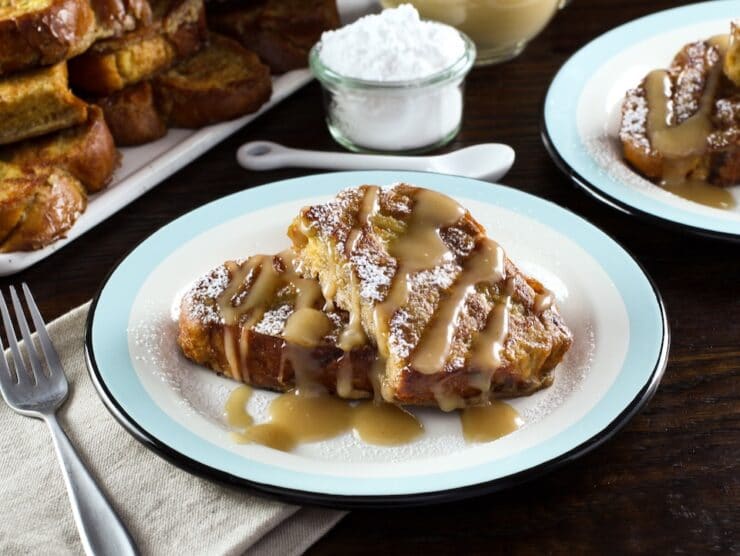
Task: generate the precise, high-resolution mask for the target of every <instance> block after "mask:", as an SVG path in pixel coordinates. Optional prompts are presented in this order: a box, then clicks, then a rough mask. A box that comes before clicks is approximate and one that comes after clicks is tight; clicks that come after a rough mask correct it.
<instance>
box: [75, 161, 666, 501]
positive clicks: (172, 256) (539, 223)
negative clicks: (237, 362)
mask: <svg viewBox="0 0 740 556" xmlns="http://www.w3.org/2000/svg"><path fill="white" fill-rule="evenodd" d="M396 181H407V182H409V183H414V184H418V185H422V186H425V187H429V188H432V189H436V190H439V191H442V192H443V193H446V194H448V195H451V196H453V197H455V198H456V199H458V200H459V201H460V202H462V203H463V204H464V205H465V206H466V207H468V208H469V210H470V211H471V213H472V214H473V215H474V216H475V217H476V218H478V219H479V220H480V221H481V223H483V225H485V226H486V227H487V229H488V231H489V233H490V235H491V236H492V237H493V238H495V239H496V240H497V241H498V242H500V243H501V244H502V246H503V247H504V248H505V249H506V250H507V253H508V254H509V256H510V257H511V258H512V259H513V260H514V261H515V262H516V263H518V264H519V265H520V266H521V267H522V268H523V269H524V270H525V271H526V272H529V273H531V274H533V275H534V276H536V277H537V278H539V279H540V280H542V281H543V282H544V284H545V285H546V286H547V287H548V288H550V289H552V290H553V291H554V292H555V293H556V295H557V298H558V304H559V307H560V309H561V312H562V314H563V317H564V319H565V321H566V323H567V324H568V325H569V326H570V328H571V329H572V331H573V334H574V337H575V342H574V345H573V347H572V349H571V350H570V351H569V352H568V354H567V356H566V357H565V359H564V361H563V362H562V363H561V364H560V365H559V367H558V368H557V370H556V371H555V384H554V386H552V387H551V388H549V389H546V390H544V391H542V392H539V393H537V394H535V395H532V396H530V397H527V398H521V399H516V400H513V401H512V402H511V403H512V405H513V406H514V407H515V408H516V409H517V410H518V411H519V413H520V414H521V416H522V417H523V419H524V421H525V426H524V427H523V428H521V429H520V430H518V431H516V432H515V433H513V434H511V435H509V436H506V437H504V438H502V439H500V440H497V441H495V442H491V443H486V444H466V443H465V442H464V440H463V439H462V436H461V432H460V424H459V419H458V417H457V415H456V414H444V413H442V412H439V411H435V410H429V409H427V410H418V411H414V412H415V413H416V414H417V416H418V417H419V418H420V419H421V421H422V422H423V423H424V426H425V429H426V430H425V433H424V435H423V436H422V437H421V438H420V439H418V440H417V441H415V442H414V443H412V444H409V445H406V446H402V447H393V448H386V447H376V446H370V445H367V444H364V443H362V442H360V441H359V440H358V439H357V438H355V437H354V436H353V435H352V434H349V433H348V434H345V435H344V436H341V437H338V438H335V439H332V440H327V441H323V442H319V443H314V444H305V445H302V446H300V447H299V448H298V449H297V450H296V451H295V452H294V453H283V452H279V451H275V450H272V449H269V448H266V447H263V446H259V445H235V444H233V443H232V442H231V441H230V439H229V436H228V431H227V427H226V426H225V425H224V423H223V420H222V412H223V407H224V401H225V399H226V397H227V396H228V394H229V393H230V391H231V390H233V389H234V388H235V387H236V383H234V382H232V381H230V380H228V379H224V378H221V377H218V376H216V375H215V374H213V373H211V372H209V371H206V370H204V369H201V368H199V367H198V366H196V365H194V364H192V363H190V362H189V361H188V360H186V359H185V358H184V357H183V356H182V355H181V354H180V351H179V349H178V347H177V344H176V334H177V325H176V320H175V319H176V318H177V314H176V313H177V311H176V307H177V303H178V300H179V296H180V294H181V293H182V292H183V291H184V290H185V289H186V288H188V287H189V285H190V284H191V283H192V282H193V281H194V280H195V279H197V278H198V277H199V276H201V275H202V274H204V273H206V272H207V271H208V270H210V269H211V268H213V267H215V266H217V265H219V264H221V263H222V262H223V261H224V260H226V259H230V258H236V257H244V256H247V255H250V254H257V253H273V252H277V251H279V250H282V249H284V248H286V247H287V246H288V245H289V243H288V240H287V237H286V235H285V230H286V228H287V225H288V224H289V223H290V221H291V218H292V217H293V215H295V214H296V213H297V211H298V209H299V208H300V207H302V206H304V205H306V204H308V203H316V202H320V201H322V200H325V199H328V198H330V197H331V196H333V195H334V194H335V193H336V192H337V191H338V190H339V189H341V188H343V187H349V186H354V185H358V184H363V183H376V184H381V185H385V184H391V183H394V182H396ZM86 349H87V355H88V362H89V366H90V371H91V376H92V378H93V380H94V381H95V383H96V386H97V388H98V391H99V393H100V395H101V397H102V398H103V400H104V402H105V403H106V405H107V406H108V408H109V409H110V410H111V411H112V413H113V414H114V415H115V416H116V418H117V419H119V421H120V422H121V423H122V424H123V425H124V426H125V427H126V428H127V429H128V430H129V431H130V432H131V433H132V434H133V435H134V436H136V437H137V438H138V439H140V440H141V441H142V442H144V443H145V444H146V445H147V446H149V447H151V448H152V449H153V450H155V451H156V452H158V453H159V454H160V455H162V456H163V457H165V458H167V459H169V460H170V461H172V462H173V463H175V464H176V465H179V466H181V467H183V468H185V469H188V470H190V471H193V472H195V473H199V474H202V475H206V476H209V477H214V478H217V479H220V480H224V481H228V482H231V483H235V484H239V485H243V486H247V487H251V488H253V489H256V490H258V491H260V492H263V493H269V494H272V495H274V496H278V497H281V498H283V499H287V500H290V501H293V502H301V503H314V504H327V505H336V506H343V507H353V506H363V505H365V506H366V505H382V504H389V503H393V504H404V503H405V504H418V503H428V502H433V501H440V500H448V499H453V498H459V497H462V496H470V495H472V494H476V493H482V492H487V491H490V490H494V489H499V488H502V487H505V486H508V485H511V484H514V483H516V482H519V481H521V480H523V479H525V478H529V477H532V476H534V475H536V474H539V473H542V472H544V471H546V470H548V469H551V468H552V467H554V466H555V465H557V464H560V463H562V462H565V461H567V460H569V459H572V458H574V457H576V456H578V455H580V454H582V453H584V452H585V451H586V450H589V449H591V448H593V447H595V446H596V445H598V444H599V443H600V442H602V441H603V440H605V439H606V438H607V437H608V436H609V435H611V434H612V433H613V432H614V431H616V430H617V429H618V428H619V427H620V426H622V425H623V424H624V423H625V422H626V421H627V419H629V418H630V417H631V416H632V415H633V414H634V413H635V412H636V411H637V410H638V409H639V408H640V407H641V406H642V404H644V403H645V401H646V400H647V399H648V398H649V397H650V396H651V394H652V393H653V392H654V390H655V388H656V387H657V384H658V381H659V379H660V376H661V374H662V372H663V369H664V366H665V362H666V354H667V350H668V329H667V325H666V320H665V313H664V310H663V306H662V303H661V301H660V297H659V295H658V293H657V292H656V290H655V288H654V286H653V284H652V283H651V281H650V280H649V278H648V277H647V276H646V275H645V273H644V272H643V270H642V269H641V268H640V266H639V264H638V263H636V262H635V261H634V259H632V257H630V256H629V255H628V254H627V253H626V252H625V251H624V250H622V249H621V248H620V247H619V246H618V245H617V244H616V243H615V242H614V241H612V240H611V239H610V238H608V237H607V236H606V235H604V234H603V232H601V231H599V230H598V229H596V228H595V227H593V226H591V225H590V224H588V223H587V222H585V221H584V220H582V219H581V218H579V217H577V216H575V215H573V214H572V213H570V212H567V211H565V210H563V209H561V208H559V207H557V206H555V205H553V204H551V203H549V202H547V201H544V200H541V199H538V198H536V197H533V196H531V195H527V194H525V193H522V192H519V191H516V190H513V189H509V188H506V187H503V186H498V185H491V184H489V183H484V182H479V181H475V180H470V179H465V178H459V177H452V176H441V175H436V174H426V173H415V172H342V173H334V174H324V175H315V176H309V177H305V178H299V179H294V180H288V181H284V182H278V183H273V184H270V185H267V186H263V187H259V188H255V189H250V190H247V191H243V192H241V193H237V194H234V195H231V196H229V197H226V198H224V199H221V200H219V201H216V202H214V203H210V204H208V205H205V206H203V207H202V208H200V209H197V210H195V211H193V212H191V213H190V214H188V215H185V216H183V217H182V218H179V219H178V220H176V221H175V222H173V223H171V224H170V225H168V226H166V227H164V228H162V229H161V230H160V231H159V232H157V233H156V234H154V235H153V236H151V237H150V238H149V239H147V240H146V241H145V242H143V243H142V244H141V245H139V247H137V248H136V249H135V250H134V251H133V252H132V253H131V254H130V255H129V256H128V257H127V258H126V259H125V260H124V261H123V262H122V263H121V264H120V265H119V266H118V268H116V269H115V270H114V271H113V273H112V274H111V275H110V276H109V278H108V279H107V281H106V283H105V284H104V286H103V287H102V289H101V291H100V293H99V295H98V296H97V298H96V300H95V302H94V305H93V308H92V310H91V311H90V316H89V321H88V334H87V338H86ZM275 395H276V394H273V393H270V392H266V391H259V392H256V393H255V394H254V395H253V397H252V400H251V401H250V406H249V407H250V411H251V412H252V413H253V414H254V415H255V416H256V418H257V421H260V420H264V419H265V417H266V414H265V410H266V407H267V405H268V403H269V401H270V400H271V399H273V398H274V396H275Z"/></svg>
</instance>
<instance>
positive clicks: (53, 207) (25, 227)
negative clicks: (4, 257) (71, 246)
mask: <svg viewBox="0 0 740 556" xmlns="http://www.w3.org/2000/svg"><path fill="white" fill-rule="evenodd" d="M23 179H25V180H27V181H28V183H27V184H26V185H25V186H20V185H19V184H18V183H17V182H16V183H15V184H13V186H14V189H15V194H16V195H17V196H18V199H17V200H16V202H17V203H20V204H21V205H23V204H24V203H25V204H24V210H23V212H22V214H20V216H19V217H17V218H16V219H15V221H14V222H13V224H15V225H14V226H13V227H12V230H11V231H10V232H9V233H8V234H7V235H6V237H5V238H4V239H3V241H2V244H0V253H8V252H11V251H32V250H35V249H41V248H42V247H45V246H46V245H49V244H50V243H53V242H54V241H56V240H58V239H60V238H62V237H64V234H65V233H66V232H67V231H68V230H69V229H70V228H71V227H72V225H73V224H74V223H75V221H76V220H77V218H79V216H80V214H82V212H83V211H84V210H85V207H86V205H87V197H86V196H85V191H84V189H83V188H82V185H81V184H80V182H79V181H77V179H75V178H74V177H73V176H72V175H71V174H68V173H66V172H64V171H62V170H57V169H48V170H47V169H44V168H41V169H38V170H36V171H34V172H30V171H26V172H25V175H24V178H23ZM6 216H8V214H7V213H5V214H4V213H2V212H0V217H6ZM7 227H8V225H7V224H5V225H4V226H0V228H7Z"/></svg>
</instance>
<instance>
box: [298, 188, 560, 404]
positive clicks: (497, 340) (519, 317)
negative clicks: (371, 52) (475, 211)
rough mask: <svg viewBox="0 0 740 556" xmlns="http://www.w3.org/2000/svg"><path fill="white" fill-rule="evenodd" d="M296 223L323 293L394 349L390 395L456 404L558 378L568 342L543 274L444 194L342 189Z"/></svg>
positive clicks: (385, 380) (303, 257) (386, 378)
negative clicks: (518, 261) (529, 272)
mask: <svg viewBox="0 0 740 556" xmlns="http://www.w3.org/2000/svg"><path fill="white" fill-rule="evenodd" d="M374 197H377V201H372V202H368V201H367V200H368V199H372V198H374ZM368 205H370V206H372V207H374V209H373V210H371V211H370V214H368V211H367V206H368ZM363 207H364V208H363ZM289 235H290V237H291V239H292V240H293V244H294V248H295V250H296V252H297V253H298V259H299V261H300V264H301V268H302V269H303V271H304V272H305V273H307V274H309V275H311V276H315V277H317V278H318V280H319V281H320V282H321V285H322V289H323V290H324V292H325V294H326V295H327V296H328V297H327V299H328V300H329V301H330V302H331V301H333V302H335V303H336V305H337V306H338V307H340V308H342V309H345V310H348V311H350V312H353V311H355V312H356V311H357V310H358V307H359V310H360V313H361V323H362V328H363V330H364V331H365V333H367V335H368V337H369V339H370V341H371V342H372V343H374V344H375V345H377V347H378V351H379V352H380V354H381V355H382V356H383V357H386V358H387V360H386V362H385V369H384V371H383V372H382V377H381V390H382V394H383V397H384V398H385V399H386V400H387V401H390V402H395V403H402V404H403V403H408V404H420V405H435V404H436V405H439V406H440V407H442V408H443V409H452V408H454V407H462V406H464V405H468V404H471V403H473V404H474V403H482V402H485V401H487V400H488V399H489V397H490V396H492V395H493V396H496V395H521V394H523V393H529V392H532V391H534V390H536V389H538V388H541V387H543V386H546V385H548V384H549V383H550V378H549V376H548V374H547V371H549V370H550V369H552V368H553V367H554V366H555V365H556V364H557V363H558V362H559V361H560V359H561V358H562V356H563V355H564V353H565V351H567V349H568V348H569V346H570V344H571V341H572V340H571V335H570V332H569V331H568V330H567V328H566V327H565V325H564V324H563V322H562V319H561V318H560V316H559V314H558V313H557V310H556V309H555V308H554V307H549V306H548V304H547V303H546V299H547V297H548V296H547V292H546V290H545V289H544V288H543V287H542V285H541V284H539V283H538V282H536V281H535V280H532V279H530V278H527V277H525V276H524V275H523V274H522V273H521V272H520V271H519V270H518V269H517V268H516V266H514V264H513V263H512V262H511V261H510V260H509V259H508V258H506V257H505V255H504V254H503V251H502V250H501V248H500V247H499V246H498V245H497V244H496V243H495V242H493V241H492V240H491V239H489V238H487V237H486V236H485V232H484V229H483V227H482V226H480V224H478V223H477V222H476V221H475V220H474V219H473V218H472V216H471V215H470V214H469V213H468V212H467V211H466V210H465V209H463V208H462V207H459V205H457V204H456V203H455V202H454V201H452V200H451V199H449V198H447V197H445V196H443V195H441V194H438V193H435V192H431V191H428V190H424V189H421V188H417V187H414V186H410V185H406V184H399V185H396V186H394V187H392V188H390V189H378V188H377V187H375V186H361V187H359V188H354V189H349V190H345V191H343V192H341V193H340V194H339V195H338V196H337V197H336V198H335V199H334V200H332V201H330V202H329V203H326V204H323V205H316V206H312V207H307V208H305V209H304V210H303V211H302V212H301V214H300V215H299V216H298V218H296V220H295V221H294V222H293V224H292V225H291V227H290V229H289Z"/></svg>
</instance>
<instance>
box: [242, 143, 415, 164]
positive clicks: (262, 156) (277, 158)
mask: <svg viewBox="0 0 740 556" xmlns="http://www.w3.org/2000/svg"><path fill="white" fill-rule="evenodd" d="M236 158H237V160H238V161H239V164H241V165H242V166H243V167H245V168H247V169H250V170H273V169H275V168H285V167H292V168H332V169H337V170H427V169H429V163H428V161H427V157H423V156H418V157H410V156H388V155H376V154H350V153H337V152H321V151H307V150H300V149H290V148H288V147H284V146H282V145H279V144H277V143H272V142H270V141H253V142H251V143H246V144H244V145H242V146H241V147H240V148H239V150H238V151H237V153H236Z"/></svg>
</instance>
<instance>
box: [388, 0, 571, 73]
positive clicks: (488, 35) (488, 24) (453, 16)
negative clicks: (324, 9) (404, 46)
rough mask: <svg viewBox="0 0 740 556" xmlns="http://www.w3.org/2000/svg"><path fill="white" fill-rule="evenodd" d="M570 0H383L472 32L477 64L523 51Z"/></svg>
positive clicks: (509, 56)
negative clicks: (410, 6)
mask: <svg viewBox="0 0 740 556" xmlns="http://www.w3.org/2000/svg"><path fill="white" fill-rule="evenodd" d="M568 1H569V0H381V4H382V5H383V6H384V7H386V8H395V7H397V6H399V5H400V4H406V3H410V4H413V5H414V6H415V7H416V9H417V10H418V11H419V13H420V14H421V17H423V18H425V19H433V20H435V21H441V22H443V23H447V24H449V25H452V26H453V27H457V28H458V29H459V30H460V31H462V32H463V33H465V34H466V35H468V36H469V37H470V38H471V39H473V41H474V42H475V45H476V47H477V49H478V57H477V58H476V62H475V65H477V66H482V65H488V64H496V63H499V62H505V61H506V60H511V59H512V58H514V57H516V56H518V55H519V54H521V53H522V51H523V50H524V48H525V47H526V46H527V44H528V43H529V41H530V40H532V39H533V38H534V37H535V36H537V35H538V34H539V33H540V32H541V31H542V30H543V29H544V28H545V27H546V26H547V24H548V23H549V22H550V20H551V19H552V17H553V16H554V15H555V12H557V11H558V10H559V9H560V8H562V7H564V6H565V5H566V4H567V3H568Z"/></svg>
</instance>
